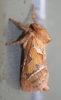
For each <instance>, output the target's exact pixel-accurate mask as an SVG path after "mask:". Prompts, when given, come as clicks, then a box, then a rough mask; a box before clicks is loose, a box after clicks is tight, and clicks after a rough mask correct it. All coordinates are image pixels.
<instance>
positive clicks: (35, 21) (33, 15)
mask: <svg viewBox="0 0 61 100" xmlns="http://www.w3.org/2000/svg"><path fill="white" fill-rule="evenodd" d="M32 19H33V21H34V23H35V24H38V23H37V20H36V16H35V11H34V5H33V4H32Z"/></svg>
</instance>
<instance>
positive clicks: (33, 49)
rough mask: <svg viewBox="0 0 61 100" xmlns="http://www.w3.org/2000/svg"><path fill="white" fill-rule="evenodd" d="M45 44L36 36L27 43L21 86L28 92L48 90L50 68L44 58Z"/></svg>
mask: <svg viewBox="0 0 61 100" xmlns="http://www.w3.org/2000/svg"><path fill="white" fill-rule="evenodd" d="M43 53H44V45H43V44H42V42H41V41H40V40H39V39H38V38H36V37H35V36H34V37H31V38H30V39H29V41H28V43H27V49H26V54H25V59H24V65H23V70H22V77H21V78H22V79H21V87H22V90H24V91H27V92H34V91H42V90H48V89H49V88H48V86H47V83H48V77H49V74H48V69H47V64H46V61H45V59H44V54H43Z"/></svg>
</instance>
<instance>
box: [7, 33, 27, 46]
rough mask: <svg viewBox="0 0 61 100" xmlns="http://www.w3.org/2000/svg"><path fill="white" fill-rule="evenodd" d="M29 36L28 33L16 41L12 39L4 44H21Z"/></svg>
mask: <svg viewBox="0 0 61 100" xmlns="http://www.w3.org/2000/svg"><path fill="white" fill-rule="evenodd" d="M28 37H29V34H27V35H25V36H24V37H23V38H22V39H20V40H18V41H13V42H10V43H6V44H5V45H7V46H11V45H15V44H23V43H24V42H25V41H26V40H27V39H28Z"/></svg>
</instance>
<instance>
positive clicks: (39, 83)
mask: <svg viewBox="0 0 61 100" xmlns="http://www.w3.org/2000/svg"><path fill="white" fill-rule="evenodd" d="M32 19H33V21H34V23H32V24H30V26H29V27H27V26H26V25H22V24H21V23H19V22H17V21H15V20H13V19H11V18H10V19H9V20H10V21H12V22H13V23H14V24H15V25H17V26H18V27H19V28H21V29H23V30H25V31H26V35H25V36H24V37H23V38H21V39H20V40H18V41H13V42H11V43H6V45H7V46H10V45H15V44H23V48H24V61H23V64H22V66H21V67H22V73H21V82H20V83H21V88H22V90H23V91H27V92H35V91H41V92H42V91H48V90H49V87H48V79H49V71H48V66H47V60H46V50H45V46H46V44H48V43H49V42H50V41H51V38H50V36H49V34H48V33H47V31H46V29H45V28H44V27H43V26H40V25H39V24H38V22H37V20H36V17H35V11H34V5H32Z"/></svg>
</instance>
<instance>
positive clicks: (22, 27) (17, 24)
mask: <svg viewBox="0 0 61 100" xmlns="http://www.w3.org/2000/svg"><path fill="white" fill-rule="evenodd" d="M9 20H10V21H11V22H13V23H14V24H15V25H16V26H18V27H19V28H21V29H23V30H25V31H32V29H31V28H29V27H27V26H25V25H23V24H21V23H19V22H17V21H15V20H13V19H12V18H9Z"/></svg>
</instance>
